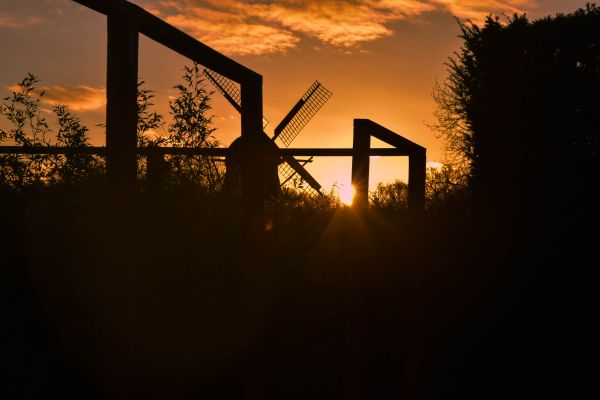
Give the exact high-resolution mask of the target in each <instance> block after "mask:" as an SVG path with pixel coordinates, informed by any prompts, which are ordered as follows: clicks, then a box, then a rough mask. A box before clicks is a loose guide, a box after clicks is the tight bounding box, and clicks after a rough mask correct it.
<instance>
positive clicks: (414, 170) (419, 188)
mask: <svg viewBox="0 0 600 400" xmlns="http://www.w3.org/2000/svg"><path fill="white" fill-rule="evenodd" d="M426 166H427V156H426V150H425V149H418V150H413V151H412V152H411V154H410V155H409V156H408V210H409V211H410V212H411V214H413V215H419V214H421V213H422V212H423V211H424V210H425V179H426V170H427V167H426Z"/></svg>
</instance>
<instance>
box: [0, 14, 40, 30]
mask: <svg viewBox="0 0 600 400" xmlns="http://www.w3.org/2000/svg"><path fill="white" fill-rule="evenodd" d="M42 21H43V20H42V18H40V17H35V16H20V15H13V14H12V13H7V12H2V11H0V28H9V29H20V28H27V27H30V26H33V25H38V24H40V23H41V22H42Z"/></svg>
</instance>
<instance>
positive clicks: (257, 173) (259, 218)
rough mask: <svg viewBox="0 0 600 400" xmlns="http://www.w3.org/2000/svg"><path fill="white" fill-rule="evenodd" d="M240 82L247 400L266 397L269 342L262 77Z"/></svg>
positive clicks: (244, 361)
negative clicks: (266, 326)
mask: <svg viewBox="0 0 600 400" xmlns="http://www.w3.org/2000/svg"><path fill="white" fill-rule="evenodd" d="M253 78H254V79H247V80H245V81H244V82H242V83H241V85H240V86H241V92H242V93H241V98H242V101H241V103H242V138H241V141H242V143H241V147H240V148H239V152H240V154H239V155H240V161H241V164H240V172H241V179H242V182H241V183H242V209H243V218H244V229H245V238H244V246H243V260H244V261H245V265H244V272H243V273H244V283H243V296H242V299H243V304H242V334H243V340H244V341H245V342H246V343H249V347H248V348H247V349H246V351H245V354H244V360H243V371H242V381H243V398H244V399H263V398H266V393H267V389H266V385H267V377H266V375H267V368H266V365H267V360H266V343H265V341H264V332H262V329H263V328H262V326H261V325H262V324H261V321H263V320H264V318H265V313H266V309H267V298H268V282H267V279H266V275H265V271H264V266H265V263H264V262H263V259H264V243H263V236H264V229H265V210H264V179H263V163H264V162H265V160H264V158H265V155H266V154H265V150H266V149H265V148H264V146H263V141H262V140H261V135H262V118H263V115H262V77H260V76H259V75H256V76H255V77H253Z"/></svg>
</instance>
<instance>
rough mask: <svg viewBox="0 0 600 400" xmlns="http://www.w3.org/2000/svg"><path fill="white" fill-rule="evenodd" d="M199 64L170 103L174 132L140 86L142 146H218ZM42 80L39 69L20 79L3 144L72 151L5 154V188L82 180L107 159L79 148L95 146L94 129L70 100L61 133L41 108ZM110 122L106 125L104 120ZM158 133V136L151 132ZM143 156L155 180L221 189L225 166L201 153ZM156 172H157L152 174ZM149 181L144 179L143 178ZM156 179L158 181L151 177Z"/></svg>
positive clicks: (188, 70)
mask: <svg viewBox="0 0 600 400" xmlns="http://www.w3.org/2000/svg"><path fill="white" fill-rule="evenodd" d="M201 75H202V73H201V70H200V67H199V65H198V64H194V65H193V66H192V67H185V73H184V76H183V80H184V83H183V84H179V85H177V86H175V88H176V89H177V90H178V96H177V98H175V99H174V100H172V101H171V102H170V114H171V115H172V117H173V122H172V123H171V124H170V125H169V126H168V134H167V135H164V134H163V135H161V134H160V132H158V131H159V130H160V129H162V128H163V126H164V124H165V123H164V117H163V116H162V115H161V114H159V113H157V112H156V111H154V103H153V99H154V91H152V90H150V89H147V88H145V87H144V85H145V82H144V81H143V80H140V81H139V83H138V91H137V104H138V122H137V145H138V146H139V147H159V146H162V145H170V146H174V147H215V146H217V145H218V142H217V141H216V140H215V139H214V138H213V137H212V133H213V132H214V128H213V127H212V126H211V123H212V117H209V116H207V113H208V111H209V110H210V95H211V93H208V92H207V91H206V90H205V89H204V81H203V79H202V78H201ZM38 82H39V79H38V78H37V77H36V76H34V75H33V74H27V76H26V77H25V78H24V79H23V80H22V81H21V82H19V83H18V84H17V87H16V88H15V89H14V91H13V92H12V94H11V96H9V97H6V98H5V99H4V103H2V104H1V105H0V115H2V116H4V117H5V118H6V119H7V121H8V123H9V124H10V126H11V127H10V128H9V129H8V130H1V129H0V143H1V144H8V145H16V146H23V147H52V146H57V147H65V148H67V149H68V150H69V152H68V154H66V155H63V154H59V155H55V154H40V155H37V154H32V155H22V154H6V155H0V185H1V186H2V187H4V188H12V189H17V190H20V189H23V188H25V187H28V186H31V185H38V186H45V185H48V184H79V183H82V182H83V181H84V180H85V179H88V178H91V177H93V176H97V175H99V174H101V170H102V167H103V161H102V160H101V159H100V158H99V157H97V156H94V155H92V154H90V153H89V152H85V151H77V150H82V149H84V148H86V147H89V136H88V133H89V129H88V128H87V127H85V126H84V125H82V123H81V120H80V119H79V118H78V117H77V116H75V115H73V114H72V113H71V111H70V110H69V108H68V107H67V106H66V105H60V104H59V105H56V106H54V107H53V109H52V113H53V114H54V116H55V117H56V132H55V135H54V136H53V135H52V134H53V133H54V132H53V130H52V129H51V128H50V124H49V122H48V121H47V120H46V118H44V117H43V116H42V110H41V108H40V105H41V102H42V98H43V96H44V92H43V91H42V92H39V91H38V90H36V84H37V83H38ZM99 126H101V127H105V125H102V124H101V125H99ZM151 134H154V135H155V136H154V137H151ZM149 158H150V159H151V160H152V162H151V164H152V165H151V168H150V169H148V163H147V157H145V156H139V157H138V175H139V176H140V177H141V178H146V181H148V182H149V183H151V184H154V185H156V184H158V185H161V186H168V185H171V186H179V187H186V188H188V190H196V191H197V190H200V191H204V192H207V191H208V192H213V193H216V191H218V190H219V188H220V185H221V182H222V179H223V173H224V171H223V167H222V166H220V165H218V164H217V163H216V161H215V160H213V159H212V158H208V157H201V156H180V155H177V156H168V157H162V156H158V155H157V156H155V157H149ZM149 175H152V176H149ZM142 180H143V179H142ZM152 180H155V181H156V182H150V181H152Z"/></svg>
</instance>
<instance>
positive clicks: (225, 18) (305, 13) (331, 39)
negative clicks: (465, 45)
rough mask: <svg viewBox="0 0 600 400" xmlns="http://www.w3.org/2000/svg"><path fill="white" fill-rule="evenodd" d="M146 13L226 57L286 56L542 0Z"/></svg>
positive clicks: (215, 7)
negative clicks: (305, 40) (397, 25)
mask: <svg viewBox="0 0 600 400" xmlns="http://www.w3.org/2000/svg"><path fill="white" fill-rule="evenodd" d="M136 2H137V3H138V4H140V5H141V6H143V7H145V8H146V9H147V10H148V11H150V12H152V13H154V14H156V15H158V16H159V17H161V18H163V19H165V20H166V21H167V22H169V23H171V24H173V25H175V26H177V27H178V28H180V29H182V30H183V31H185V32H188V33H189V34H190V35H192V36H194V37H196V38H197V39H198V40H200V41H202V42H204V43H206V44H208V45H209V46H212V47H214V48H215V49H217V50H219V51H222V52H224V53H227V54H238V55H247V54H269V53H283V52H286V51H288V50H289V49H291V48H294V47H295V46H297V45H298V43H299V42H300V38H301V36H302V35H304V36H308V37H311V38H314V39H317V40H319V41H321V42H323V43H326V44H329V45H332V46H336V47H340V48H346V49H349V48H354V47H356V46H358V45H360V44H362V43H366V42H370V41H374V40H377V39H380V38H382V37H386V36H390V35H392V34H393V32H392V30H391V29H390V27H389V23H390V22H393V21H399V20H407V19H415V18H418V17H419V16H421V15H423V14H425V13H428V12H432V11H442V12H447V13H451V14H453V15H455V16H457V17H459V18H463V19H467V18H468V19H471V20H472V21H474V22H481V21H483V20H484V19H485V17H486V16H487V15H489V14H490V13H493V14H502V13H505V14H512V13H515V12H519V13H522V12H525V11H527V10H531V9H532V8H535V7H536V6H537V5H538V2H539V0H278V1H272V0H137V1H136Z"/></svg>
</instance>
